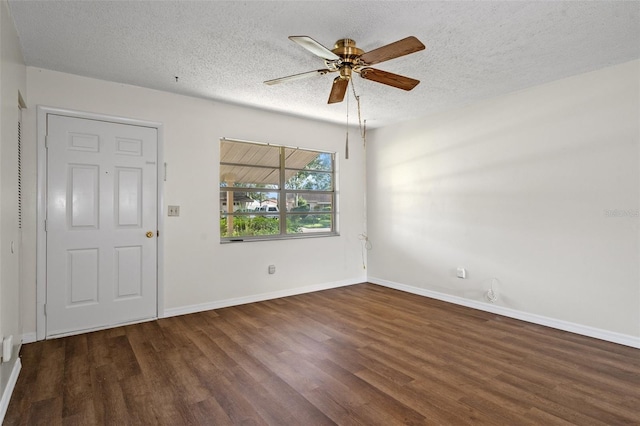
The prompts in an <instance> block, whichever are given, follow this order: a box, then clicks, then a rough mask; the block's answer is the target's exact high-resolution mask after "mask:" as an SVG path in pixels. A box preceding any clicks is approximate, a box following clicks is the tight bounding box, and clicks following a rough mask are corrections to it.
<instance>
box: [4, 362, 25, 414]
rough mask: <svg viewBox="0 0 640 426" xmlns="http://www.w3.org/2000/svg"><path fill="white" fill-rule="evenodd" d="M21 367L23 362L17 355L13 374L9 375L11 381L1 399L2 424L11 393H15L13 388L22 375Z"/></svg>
mask: <svg viewBox="0 0 640 426" xmlns="http://www.w3.org/2000/svg"><path fill="white" fill-rule="evenodd" d="M20 369H22V362H21V361H20V357H18V356H16V360H15V362H14V363H13V369H12V370H11V375H10V376H9V381H8V382H7V386H6V387H5V388H4V392H2V399H0V424H2V422H4V416H5V415H6V414H7V409H8V408H9V402H10V401H11V395H12V394H13V389H14V388H15V387H16V383H17V381H18V376H19V375H20Z"/></svg>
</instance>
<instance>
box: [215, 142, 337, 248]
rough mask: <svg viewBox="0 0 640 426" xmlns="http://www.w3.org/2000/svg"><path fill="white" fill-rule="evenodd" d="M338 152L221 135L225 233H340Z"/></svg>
mask: <svg viewBox="0 0 640 426" xmlns="http://www.w3.org/2000/svg"><path fill="white" fill-rule="evenodd" d="M335 177H336V176H335V154H334V153H331V152H322V151H313V150H308V149H300V148H292V147H287V146H278V145H271V144H259V143H254V142H242V141H234V140H229V139H221V140H220V239H221V241H249V240H264V239H277V238H300V237H311V236H325V235H336V234H337V233H336V213H337V212H336V191H335Z"/></svg>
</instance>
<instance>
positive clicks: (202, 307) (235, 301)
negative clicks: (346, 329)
mask: <svg viewBox="0 0 640 426" xmlns="http://www.w3.org/2000/svg"><path fill="white" fill-rule="evenodd" d="M365 281H366V278H364V277H362V278H361V279H354V280H343V281H334V282H330V283H323V284H313V285H309V286H304V287H297V288H292V289H287V290H278V291H273V292H269V293H261V294H256V295H252V296H244V297H235V298H232V299H224V300H217V301H214V302H207V303H199V304H197V305H190V306H181V307H179V308H167V309H165V310H164V316H163V318H168V317H173V316H177V315H186V314H193V313H195V312H203V311H210V310H213V309H221V308H228V307H229V306H237V305H244V304H247V303H254V302H262V301H264V300H271V299H278V298H281V297H287V296H295V295H296V294H304V293H312V292H314V291H321V290H328V289H331V288H338V287H344V286H348V285H353V284H360V283H363V282H365Z"/></svg>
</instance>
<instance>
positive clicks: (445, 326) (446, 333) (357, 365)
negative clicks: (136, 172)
mask: <svg viewBox="0 0 640 426" xmlns="http://www.w3.org/2000/svg"><path fill="white" fill-rule="evenodd" d="M21 355H22V362H23V368H22V372H21V374H20V377H19V379H18V383H17V385H16V389H15V391H14V394H13V397H12V399H11V403H10V405H9V409H8V412H7V415H6V418H5V424H7V425H14V424H22V425H37V424H46V425H61V424H64V425H72V424H73V425H92V424H100V425H102V424H109V425H125V424H144V425H149V424H161V425H183V424H202V425H228V424H243V425H264V424H269V425H305V426H306V425H325V424H327V425H328V424H341V425H353V424H362V425H396V424H428V425H435V424H444V425H458V424H461V425H462V424H499V425H526V424H532V425H554V424H579V425H599V424H601V425H623V424H636V425H637V424H640V350H638V349H633V348H630V347H625V346H621V345H617V344H614V343H608V342H603V341H599V340H596V339H590V338H588V337H583V336H578V335H575V334H571V333H566V332H562V331H558V330H553V329H549V328H545V327H542V326H537V325H533V324H529V323H525V322H521V321H517V320H513V319H509V318H505V317H500V316H497V315H494V314H490V313H486V312H480V311H476V310H473V309H469V308H464V307H460V306H456V305H451V304H448V303H444V302H440V301H437V300H431V299H428V298H424V297H420V296H416V295H412V294H407V293H403V292H400V291H396V290H391V289H388V288H384V287H379V286H376V285H372V284H361V285H355V286H350V287H343V288H338V289H333V290H327V291H321V292H317V293H311V294H304V295H299V296H293V297H287V298H283V299H276V300H271V301H267V302H261V303H253V304H249V305H243V306H236V307H231V308H225V309H219V310H215V311H209V312H202V313H197V314H192V315H185V316H180V317H173V318H166V319H161V320H158V321H153V322H147V323H143V324H137V325H131V326H126V327H120V328H116V329H111V330H105V331H99V332H94V333H88V334H83V335H79V336H73V337H66V338H61V339H55V340H48V341H43V342H37V343H31V344H27V345H24V346H23V348H22V353H21Z"/></svg>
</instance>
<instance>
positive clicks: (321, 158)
mask: <svg viewBox="0 0 640 426" xmlns="http://www.w3.org/2000/svg"><path fill="white" fill-rule="evenodd" d="M284 153H285V155H284V158H285V160H284V161H285V165H286V167H287V168H289V169H298V170H323V171H325V172H331V171H333V154H330V153H328V152H317V151H306V150H304V149H295V148H285V150H284Z"/></svg>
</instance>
